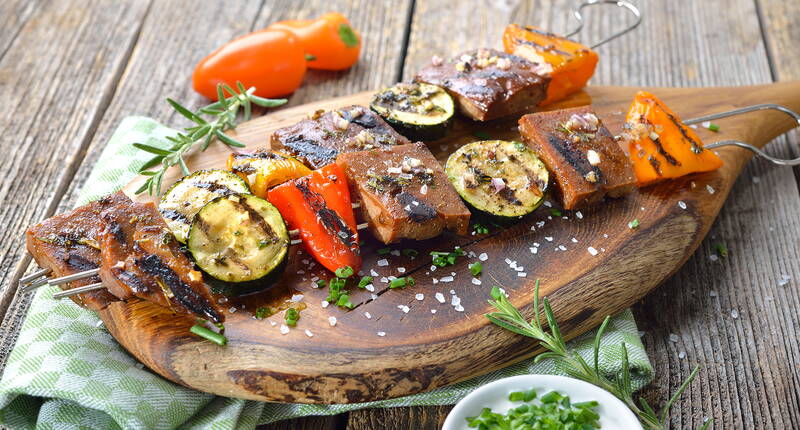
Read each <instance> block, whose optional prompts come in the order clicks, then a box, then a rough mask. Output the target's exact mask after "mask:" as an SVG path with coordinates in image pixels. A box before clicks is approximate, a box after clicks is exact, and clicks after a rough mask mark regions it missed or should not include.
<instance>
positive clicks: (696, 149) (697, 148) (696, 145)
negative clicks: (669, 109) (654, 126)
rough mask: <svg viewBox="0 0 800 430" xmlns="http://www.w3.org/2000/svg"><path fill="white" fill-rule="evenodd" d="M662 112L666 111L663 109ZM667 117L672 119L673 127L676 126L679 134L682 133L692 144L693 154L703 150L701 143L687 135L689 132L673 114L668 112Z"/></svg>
mask: <svg viewBox="0 0 800 430" xmlns="http://www.w3.org/2000/svg"><path fill="white" fill-rule="evenodd" d="M662 109H663V108H662ZM664 112H665V113H666V111H664ZM667 117H668V118H669V120H670V121H672V123H673V124H675V127H677V128H678V131H680V132H681V135H683V138H684V139H686V140H688V141H689V143H690V144H691V145H692V152H694V153H695V154H699V153H701V152H702V151H703V145H701V144H700V142H697V141H696V140H694V139H692V138H691V137H690V136H689V133H687V132H686V129H684V128H683V124H681V122H680V121H678V119H677V118H675V117H674V116H673V115H671V114H669V113H667Z"/></svg>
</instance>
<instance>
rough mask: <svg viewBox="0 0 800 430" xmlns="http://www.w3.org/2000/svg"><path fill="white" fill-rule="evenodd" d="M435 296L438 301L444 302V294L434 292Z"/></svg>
mask: <svg viewBox="0 0 800 430" xmlns="http://www.w3.org/2000/svg"><path fill="white" fill-rule="evenodd" d="M435 297H436V300H438V301H439V303H444V294H442V293H436V296H435Z"/></svg>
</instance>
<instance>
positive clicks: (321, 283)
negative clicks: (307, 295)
mask: <svg viewBox="0 0 800 430" xmlns="http://www.w3.org/2000/svg"><path fill="white" fill-rule="evenodd" d="M317 287H319V288H325V280H324V279H318V280H317Z"/></svg>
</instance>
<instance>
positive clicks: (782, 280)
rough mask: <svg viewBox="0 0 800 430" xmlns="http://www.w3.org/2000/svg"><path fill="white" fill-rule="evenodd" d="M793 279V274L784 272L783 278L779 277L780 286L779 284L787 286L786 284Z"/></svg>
mask: <svg viewBox="0 0 800 430" xmlns="http://www.w3.org/2000/svg"><path fill="white" fill-rule="evenodd" d="M791 280H792V277H791V276H789V275H786V274H782V275H781V278H780V279H778V286H779V287H783V286H785V285H786V284H788V283H789V281H791Z"/></svg>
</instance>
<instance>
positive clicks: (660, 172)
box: [621, 91, 722, 187]
mask: <svg viewBox="0 0 800 430" xmlns="http://www.w3.org/2000/svg"><path fill="white" fill-rule="evenodd" d="M624 128H625V130H624V132H623V133H622V135H621V136H622V139H623V143H624V144H626V145H627V148H628V153H629V156H630V159H631V162H632V163H633V170H634V172H635V173H636V179H637V185H639V186H640V187H641V186H645V185H648V184H652V183H654V182H658V181H661V180H664V179H669V178H677V177H680V176H684V175H688V174H690V173H695V172H710V171H712V170H716V169H719V168H720V167H721V166H722V160H721V159H720V158H719V157H717V155H716V154H714V153H713V152H712V151H710V150H708V149H705V148H703V142H702V141H701V140H700V138H699V137H698V136H697V133H695V132H694V130H692V129H691V128H690V127H687V126H686V125H685V124H683V123H682V122H681V120H680V118H678V116H677V115H675V113H674V112H672V110H670V108H668V107H667V106H666V105H665V104H664V102H662V101H661V100H659V99H658V97H656V96H654V95H653V94H650V93H648V92H646V91H639V92H638V93H636V96H635V97H634V99H633V103H632V104H631V107H630V108H629V109H628V114H627V116H626V117H625V125H624Z"/></svg>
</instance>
